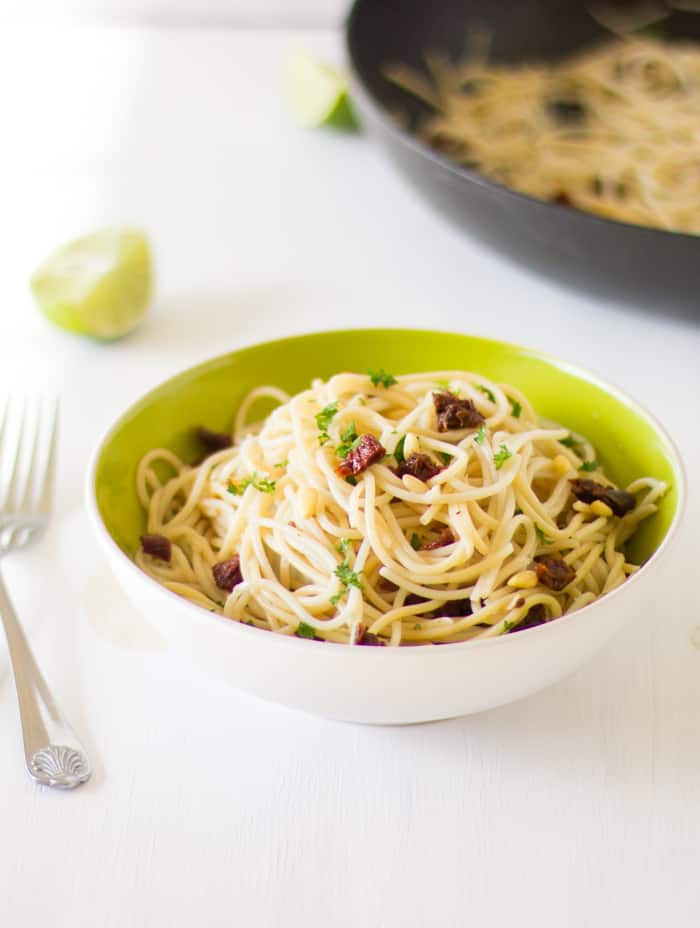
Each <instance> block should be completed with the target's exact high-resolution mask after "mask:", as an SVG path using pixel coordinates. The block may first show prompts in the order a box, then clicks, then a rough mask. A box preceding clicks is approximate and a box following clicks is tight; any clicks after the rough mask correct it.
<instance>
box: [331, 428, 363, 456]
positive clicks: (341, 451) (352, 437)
mask: <svg viewBox="0 0 700 928" xmlns="http://www.w3.org/2000/svg"><path fill="white" fill-rule="evenodd" d="M340 441H341V444H340V445H338V447H337V448H336V449H335V453H336V454H337V455H338V457H339V458H346V457H347V456H348V455H349V454H350V452H351V451H354V450H355V448H357V446H358V445H359V443H360V436H359V435H358V434H357V430H356V428H355V420H354V419H353V420H352V422H351V423H350V425H349V426H348V427H347V428H346V429H345V431H344V432H342V433H341V436H340Z"/></svg>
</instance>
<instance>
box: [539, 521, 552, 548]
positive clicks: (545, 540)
mask: <svg viewBox="0 0 700 928" xmlns="http://www.w3.org/2000/svg"><path fill="white" fill-rule="evenodd" d="M535 535H537V541H538V542H539V543H540V544H541V545H551V543H552V539H551V538H549V537H548V536H547V535H545V533H544V529H542V528H540V526H539V525H538V524H537V522H535Z"/></svg>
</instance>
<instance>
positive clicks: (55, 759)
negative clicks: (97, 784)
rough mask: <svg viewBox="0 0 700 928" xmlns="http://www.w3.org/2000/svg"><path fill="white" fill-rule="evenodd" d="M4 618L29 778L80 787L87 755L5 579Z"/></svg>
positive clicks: (0, 606) (1, 590)
mask: <svg viewBox="0 0 700 928" xmlns="http://www.w3.org/2000/svg"><path fill="white" fill-rule="evenodd" d="M0 618H2V624H3V626H4V628H5V635H6V637H7V646H8V650H9V653H10V663H11V664H12V672H13V674H14V678H15V686H16V688H17V702H18V703H19V714H20V720H21V723H22V738H23V739H24V755H25V759H26V762H27V769H28V771H29V775H30V777H32V779H33V780H36V781H37V783H43V784H44V785H45V786H54V787H57V788H58V789H73V788H74V787H76V786H80V784H81V783H84V782H85V781H86V780H87V779H89V777H90V774H91V772H92V771H91V770H90V763H89V761H88V759H87V755H86V754H85V752H84V751H83V748H82V747H81V745H80V743H79V742H78V739H77V738H76V737H75V735H74V734H73V731H72V730H71V728H70V726H69V725H68V724H67V723H66V721H65V720H64V719H63V718H62V716H61V714H60V712H59V710H58V708H57V706H56V703H55V702H54V700H53V697H52V695H51V693H50V692H49V688H48V686H47V685H46V681H45V680H44V678H43V676H42V674H41V671H40V670H39V668H38V666H37V663H36V661H35V660H34V655H33V654H32V652H31V650H30V648H29V645H28V643H27V639H26V638H25V636H24V632H23V631H22V627H21V625H20V624H19V619H18V618H17V615H16V614H15V610H14V608H13V606H12V603H11V602H10V597H9V596H8V594H7V590H6V589H5V586H4V584H3V581H2V577H1V576H0Z"/></svg>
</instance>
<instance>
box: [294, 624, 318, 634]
mask: <svg viewBox="0 0 700 928" xmlns="http://www.w3.org/2000/svg"><path fill="white" fill-rule="evenodd" d="M296 633H297V635H298V637H299V638H315V637H316V630H315V629H314V628H313V627H312V626H311V625H307V624H306V622H300V623H299V624H298V625H297V632H296Z"/></svg>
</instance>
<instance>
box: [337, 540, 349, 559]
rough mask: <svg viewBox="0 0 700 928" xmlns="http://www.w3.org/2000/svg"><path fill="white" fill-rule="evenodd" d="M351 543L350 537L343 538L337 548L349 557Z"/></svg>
mask: <svg viewBox="0 0 700 928" xmlns="http://www.w3.org/2000/svg"><path fill="white" fill-rule="evenodd" d="M351 544H352V542H351V541H350V539H349V538H341V540H340V544H339V545H338V547H337V550H338V551H340V553H341V554H342V555H343V557H347V553H348V551H349V550H350V545H351Z"/></svg>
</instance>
